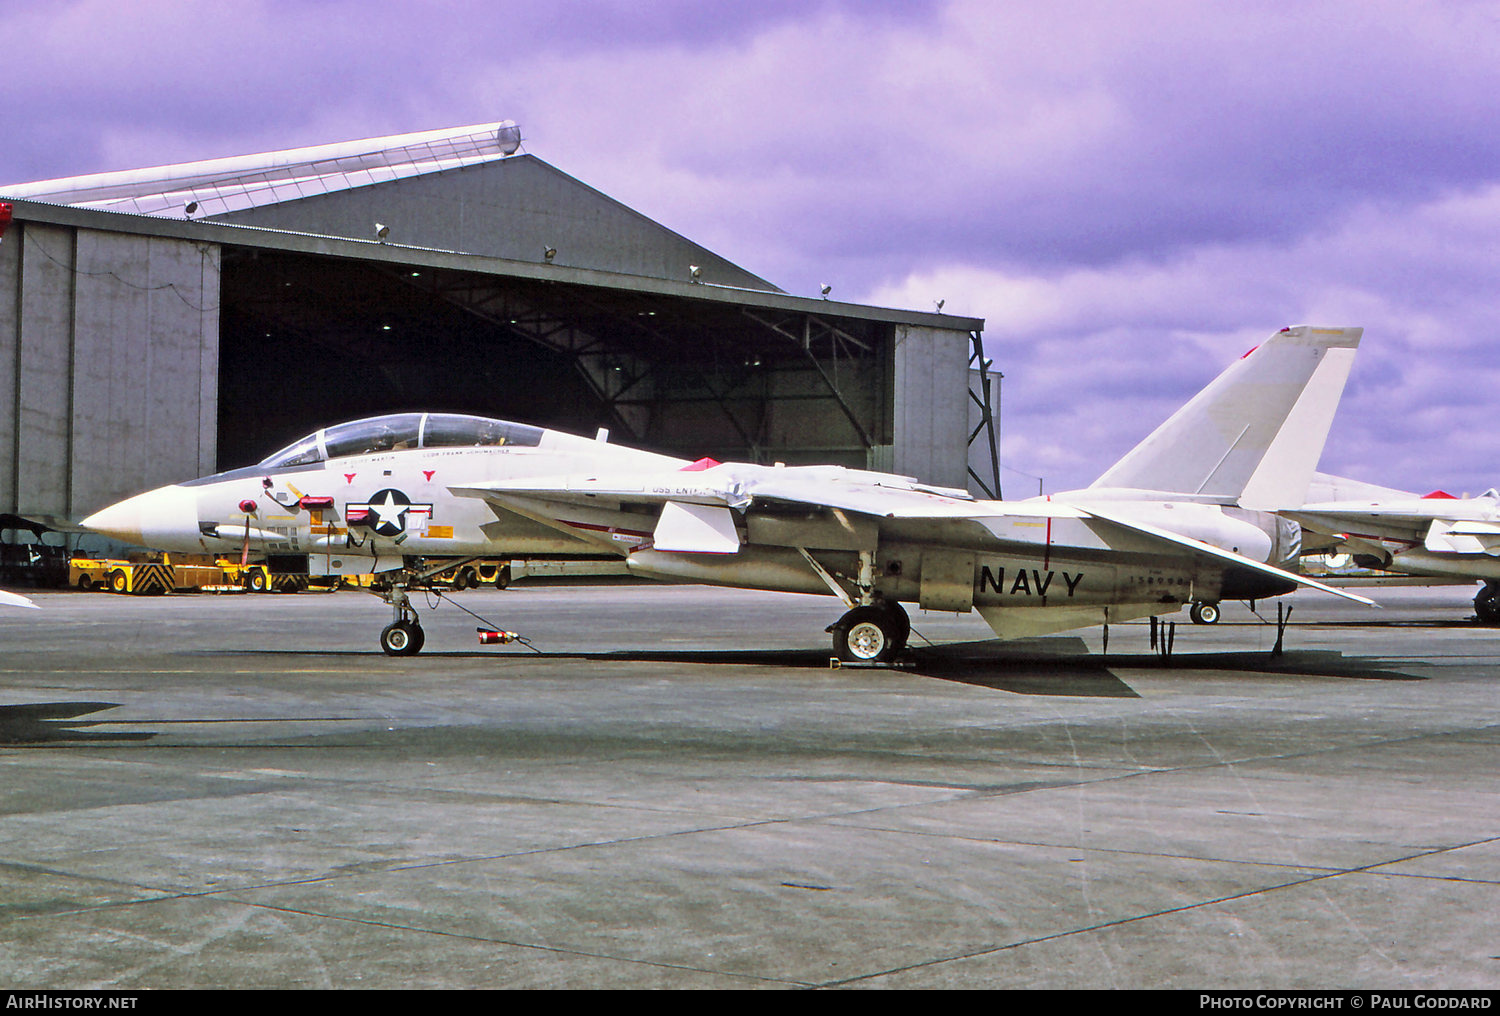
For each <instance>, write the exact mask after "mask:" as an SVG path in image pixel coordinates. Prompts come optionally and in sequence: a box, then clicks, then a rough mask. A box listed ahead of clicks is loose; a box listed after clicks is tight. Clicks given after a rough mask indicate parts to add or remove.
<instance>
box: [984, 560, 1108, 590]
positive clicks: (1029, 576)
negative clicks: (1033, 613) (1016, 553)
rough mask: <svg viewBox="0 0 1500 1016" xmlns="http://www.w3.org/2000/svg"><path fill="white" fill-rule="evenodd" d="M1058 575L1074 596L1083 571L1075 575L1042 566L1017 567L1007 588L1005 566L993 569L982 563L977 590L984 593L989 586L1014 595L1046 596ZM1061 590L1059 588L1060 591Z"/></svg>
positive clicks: (1081, 579)
mask: <svg viewBox="0 0 1500 1016" xmlns="http://www.w3.org/2000/svg"><path fill="white" fill-rule="evenodd" d="M1058 577H1060V578H1061V579H1062V581H1063V585H1064V586H1066V587H1067V590H1068V596H1072V595H1073V592H1074V590H1076V589H1077V588H1078V583H1080V582H1082V581H1083V572H1078V573H1077V574H1076V575H1075V574H1073V573H1071V572H1055V571H1053V570H1051V569H1050V568H1049V569H1048V570H1047V571H1042V570H1041V569H1040V568H1032V569H1031V570H1030V571H1027V570H1026V569H1025V568H1017V569H1016V576H1015V578H1014V579H1013V580H1012V581H1011V584H1010V588H1009V589H1008V590H1007V589H1006V588H1005V568H1004V566H1003V565H1002V566H997V567H995V568H993V569H992V568H991V567H990V566H989V565H987V564H986V565H981V566H980V568H979V583H978V585H977V586H976V587H975V592H980V593H982V592H984V590H985V588H986V587H988V588H990V589H993V590H994V591H995V592H997V593H1001V594H1005V593H1009V594H1010V595H1012V596H1017V595H1021V594H1024V595H1027V596H1046V595H1047V591H1048V590H1049V589H1051V588H1052V580H1053V579H1054V578H1058ZM1061 591H1062V590H1058V592H1061Z"/></svg>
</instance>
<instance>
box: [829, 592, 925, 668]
mask: <svg viewBox="0 0 1500 1016" xmlns="http://www.w3.org/2000/svg"><path fill="white" fill-rule="evenodd" d="M826 630H827V631H828V632H829V633H831V634H832V635H833V651H834V653H835V654H837V656H838V658H839V659H841V660H847V661H849V662H851V663H886V662H888V661H890V660H892V659H894V658H895V656H896V654H897V653H899V652H900V651H901V650H902V649H904V648H906V639H907V637H908V636H909V635H910V634H911V618H909V617H908V616H907V615H906V611H905V610H903V609H902V607H901V604H899V603H892V602H877V603H872V604H870V605H869V606H865V607H855V608H854V609H853V610H851V611H849V612H848V613H847V614H845V615H844V616H843V617H841V618H839V619H838V620H837V621H835V622H833V624H831V625H829V626H828V628H827V629H826Z"/></svg>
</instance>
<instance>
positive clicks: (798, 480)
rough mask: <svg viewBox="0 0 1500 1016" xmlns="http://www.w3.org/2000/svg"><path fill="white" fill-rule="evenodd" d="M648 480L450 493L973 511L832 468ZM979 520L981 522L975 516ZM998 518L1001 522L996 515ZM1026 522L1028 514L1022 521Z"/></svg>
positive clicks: (949, 513)
mask: <svg viewBox="0 0 1500 1016" xmlns="http://www.w3.org/2000/svg"><path fill="white" fill-rule="evenodd" d="M723 468H724V467H720V468H719V469H714V470H707V471H699V472H681V471H674V472H669V473H660V474H654V475H642V474H639V473H637V474H632V475H628V476H625V475H601V474H595V475H568V476H552V477H528V478H526V479H520V480H488V481H484V482H480V483H474V484H466V485H460V486H454V487H450V488H449V490H450V491H451V492H452V493H454V494H456V495H459V496H469V497H481V498H484V499H486V500H491V501H504V500H506V499H509V498H517V497H520V498H540V499H544V500H547V501H553V502H557V503H561V504H574V505H583V506H587V505H591V504H600V503H609V504H664V503H667V502H676V503H678V504H694V505H712V506H716V507H723V508H748V507H749V506H750V505H751V504H752V503H753V502H755V501H757V500H758V501H783V502H788V503H794V504H806V505H813V506H817V507H821V508H840V509H843V510H845V511H855V512H862V513H864V514H867V515H874V516H877V517H889V518H895V517H901V518H963V517H967V516H970V515H973V514H975V512H976V508H978V507H979V506H981V505H983V506H994V505H998V504H999V502H976V501H975V500H974V499H973V498H971V497H970V496H969V495H968V493H967V492H966V491H961V490H954V489H950V488H944V487H932V486H928V485H925V484H921V483H918V482H916V481H915V480H913V479H911V478H910V477H901V476H895V475H887V474H881V473H865V472H863V471H861V470H844V469H842V468H841V467H838V466H831V467H823V466H791V467H774V466H773V467H767V466H748V467H741V468H740V469H737V470H728V471H723V472H721V471H720V469H723ZM981 513H982V514H988V512H984V511H983V510H981ZM1000 514H1003V512H1001V513H1000ZM1028 514H1030V513H1028Z"/></svg>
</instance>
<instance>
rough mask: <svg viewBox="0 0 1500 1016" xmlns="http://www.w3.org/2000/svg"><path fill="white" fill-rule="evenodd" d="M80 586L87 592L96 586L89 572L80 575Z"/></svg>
mask: <svg viewBox="0 0 1500 1016" xmlns="http://www.w3.org/2000/svg"><path fill="white" fill-rule="evenodd" d="M78 588H79V589H81V590H83V591H84V592H85V593H86V592H88V591H89V590H91V589H93V588H94V580H93V579H91V578H89V576H88V573H87V572H85V573H84V574H82V575H80V576H78Z"/></svg>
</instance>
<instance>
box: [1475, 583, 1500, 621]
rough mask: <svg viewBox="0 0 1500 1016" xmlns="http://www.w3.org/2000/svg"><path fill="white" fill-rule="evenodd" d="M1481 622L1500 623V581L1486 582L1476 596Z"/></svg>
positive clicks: (1476, 612)
mask: <svg viewBox="0 0 1500 1016" xmlns="http://www.w3.org/2000/svg"><path fill="white" fill-rule="evenodd" d="M1474 613H1475V614H1476V615H1478V617H1479V623H1480V624H1500V582H1486V583H1485V584H1484V588H1482V589H1480V590H1479V592H1478V593H1476V594H1475V596H1474Z"/></svg>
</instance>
